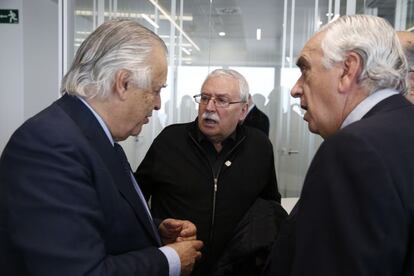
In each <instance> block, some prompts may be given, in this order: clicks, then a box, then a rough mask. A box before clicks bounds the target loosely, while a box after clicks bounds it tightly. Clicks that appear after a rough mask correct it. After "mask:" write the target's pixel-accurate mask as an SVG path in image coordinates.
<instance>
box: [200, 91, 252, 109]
mask: <svg viewBox="0 0 414 276" xmlns="http://www.w3.org/2000/svg"><path fill="white" fill-rule="evenodd" d="M202 97H206V98H208V99H206V100H207V101H206V102H202V100H201V99H202ZM193 98H194V101H195V102H196V103H198V104H202V105H208V103H209V102H210V101H211V100H212V101H213V102H214V105H215V106H216V107H222V108H227V107H229V106H230V105H231V104H237V103H245V102H246V101H234V102H223V101H221V103H219V104H218V105H217V100H216V96H209V95H205V94H197V95H194V96H193Z"/></svg>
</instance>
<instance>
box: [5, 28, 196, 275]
mask: <svg viewBox="0 0 414 276" xmlns="http://www.w3.org/2000/svg"><path fill="white" fill-rule="evenodd" d="M166 77H167V61H166V47H165V44H164V42H163V41H162V40H161V39H160V38H159V37H158V36H157V35H156V34H154V33H153V32H152V31H150V30H148V29H146V28H144V27H143V26H141V25H140V24H138V23H137V22H135V21H129V20H112V21H108V22H105V23H103V24H102V25H101V26H99V27H98V28H97V29H96V30H95V31H94V32H93V33H92V34H91V35H90V36H88V37H87V38H86V39H85V41H84V42H83V43H82V45H81V46H80V48H79V49H78V51H77V53H76V56H75V59H74V61H73V63H72V66H71V68H70V69H69V71H68V73H67V74H66V76H65V77H64V78H63V81H62V89H61V90H62V94H63V95H62V97H61V98H60V99H58V100H57V101H56V102H55V103H53V104H52V105H50V106H49V107H48V108H46V109H45V110H43V111H42V112H40V113H39V114H37V115H35V116H34V117H33V118H31V119H29V120H28V121H27V122H25V123H24V124H23V125H22V126H21V127H20V128H19V129H18V130H17V131H16V132H15V133H14V134H13V136H12V137H11V139H10V141H9V143H8V144H7V146H6V148H5V150H4V152H3V154H2V157H1V159H0V275H4V276H5V275H10V276H11V275H13V276H26V275H60V276H81V275H89V276H98V275H99V276H105V275H108V276H112V275H113V276H115V275H128V276H138V275H160V276H161V275H171V276H172V275H180V274H181V275H188V274H189V273H190V272H191V270H192V268H193V265H194V263H195V261H196V259H198V258H200V256H201V253H200V251H199V250H200V249H201V247H202V242H201V241H199V240H195V238H196V228H195V226H194V224H192V223H191V222H189V221H184V220H178V219H167V220H163V221H162V222H159V221H157V222H156V223H155V221H153V219H152V217H151V214H150V212H149V210H148V206H147V205H146V202H145V199H144V197H143V195H142V191H141V189H140V187H139V183H136V181H135V179H134V177H133V175H132V172H131V169H130V167H129V164H128V161H127V159H126V157H125V154H124V153H123V150H122V148H121V146H120V145H119V144H117V142H118V141H122V140H124V139H126V138H127V137H128V136H131V135H137V134H138V133H139V132H140V131H141V127H142V125H143V124H145V123H147V122H148V119H149V118H148V117H149V116H151V112H152V111H153V110H154V109H155V110H157V109H159V108H160V104H161V101H160V91H161V89H162V88H163V87H164V86H165V81H166Z"/></svg>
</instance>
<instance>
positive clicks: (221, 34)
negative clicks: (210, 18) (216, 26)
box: [218, 32, 226, 36]
mask: <svg viewBox="0 0 414 276" xmlns="http://www.w3.org/2000/svg"><path fill="white" fill-rule="evenodd" d="M218 35H219V36H226V33H225V32H219V33H218Z"/></svg>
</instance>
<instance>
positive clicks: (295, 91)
mask: <svg viewBox="0 0 414 276" xmlns="http://www.w3.org/2000/svg"><path fill="white" fill-rule="evenodd" d="M302 93H303V87H302V83H301V78H299V79H298V80H297V81H296V83H295V85H294V86H293V87H292V89H291V90H290V95H291V96H292V97H293V98H299V97H300V96H302Z"/></svg>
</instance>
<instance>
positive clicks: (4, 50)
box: [0, 0, 24, 151]
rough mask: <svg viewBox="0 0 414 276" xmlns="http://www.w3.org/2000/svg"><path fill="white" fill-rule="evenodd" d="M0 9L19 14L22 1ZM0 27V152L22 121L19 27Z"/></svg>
mask: <svg viewBox="0 0 414 276" xmlns="http://www.w3.org/2000/svg"><path fill="white" fill-rule="evenodd" d="M0 9H18V10H19V12H21V10H22V0H2V1H0ZM21 17H22V15H21V14H20V23H19V24H0V37H1V41H2V43H1V44H0V150H1V151H2V150H3V148H4V146H5V144H6V142H7V140H8V139H9V137H10V135H11V134H12V133H13V131H14V130H15V129H16V127H17V126H18V125H20V124H21V123H22V121H23V110H24V105H23V104H24V103H23V98H24V96H23V77H24V76H23V24H22V18H21Z"/></svg>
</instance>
